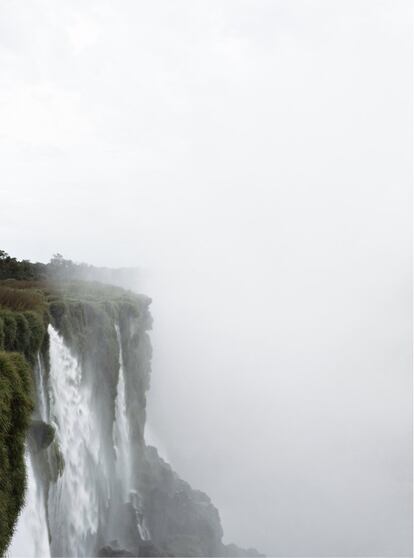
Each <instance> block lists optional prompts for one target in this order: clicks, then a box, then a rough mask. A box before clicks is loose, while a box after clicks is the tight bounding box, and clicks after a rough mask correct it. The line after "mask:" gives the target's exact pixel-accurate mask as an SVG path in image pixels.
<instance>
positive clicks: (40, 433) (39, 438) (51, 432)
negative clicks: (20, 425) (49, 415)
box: [29, 420, 55, 452]
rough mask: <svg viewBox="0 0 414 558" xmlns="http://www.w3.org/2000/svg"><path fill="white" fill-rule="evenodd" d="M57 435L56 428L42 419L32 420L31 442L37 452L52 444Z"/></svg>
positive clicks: (30, 428) (30, 429)
mask: <svg viewBox="0 0 414 558" xmlns="http://www.w3.org/2000/svg"><path fill="white" fill-rule="evenodd" d="M54 437H55V429H54V428H53V426H51V425H50V424H47V423H46V422H43V421H42V420H32V422H31V424H30V427H29V444H30V446H31V448H32V449H33V450H34V451H35V452H37V451H41V450H44V449H46V448H48V447H49V446H50V444H51V443H52V442H53V440H54Z"/></svg>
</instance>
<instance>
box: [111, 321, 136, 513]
mask: <svg viewBox="0 0 414 558" xmlns="http://www.w3.org/2000/svg"><path fill="white" fill-rule="evenodd" d="M115 329H116V336H117V339H118V345H119V378H118V386H117V394H116V401H115V422H114V429H113V442H114V449H115V455H116V463H115V467H116V475H117V479H118V481H119V482H120V485H121V488H122V498H123V501H124V502H127V501H128V500H129V494H130V491H131V488H132V486H131V444H130V439H129V424H128V417H127V413H126V397H125V376H124V361H123V356H122V343H121V334H120V330H119V326H116V328H115Z"/></svg>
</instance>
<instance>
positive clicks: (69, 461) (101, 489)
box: [10, 325, 150, 558]
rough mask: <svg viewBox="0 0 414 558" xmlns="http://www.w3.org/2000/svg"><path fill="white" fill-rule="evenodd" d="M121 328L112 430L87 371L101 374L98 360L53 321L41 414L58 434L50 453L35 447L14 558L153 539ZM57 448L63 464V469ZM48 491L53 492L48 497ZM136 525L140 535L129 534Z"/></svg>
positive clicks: (41, 383)
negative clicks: (77, 351)
mask: <svg viewBox="0 0 414 558" xmlns="http://www.w3.org/2000/svg"><path fill="white" fill-rule="evenodd" d="M115 330H116V337H117V342H118V346H119V374H118V382H117V388H116V396H115V400H114V422H113V425H112V429H111V431H110V432H105V431H104V429H103V427H102V425H101V424H100V423H101V422H102V421H100V420H99V417H102V415H101V413H102V412H109V410H106V408H103V407H102V404H101V402H100V401H99V398H97V395H96V392H93V391H92V388H91V383H90V382H88V381H87V379H88V378H87V377H86V376H85V374H87V373H88V374H89V372H91V373H92V377H94V374H95V372H96V370H95V369H94V368H93V366H94V364H93V363H92V364H91V365H90V366H92V368H89V365H88V366H87V367H86V368H85V369H84V368H83V366H82V364H81V362H80V361H79V359H78V358H77V357H76V356H75V355H74V354H73V353H72V351H71V350H70V349H69V347H68V346H67V345H66V343H65V341H64V339H63V337H62V336H61V335H60V334H59V333H58V332H57V331H56V330H55V329H54V328H53V327H52V326H51V325H49V327H48V334H49V338H50V345H49V355H50V371H49V376H48V382H47V386H46V382H45V378H46V377H47V376H46V369H45V366H44V365H43V361H42V358H41V357H40V355H39V356H38V358H37V362H36V365H35V368H34V379H35V387H36V399H37V401H36V408H35V416H36V415H37V416H38V417H37V418H40V419H41V420H42V421H44V422H47V423H49V424H52V425H53V427H54V429H55V438H54V441H53V442H52V445H51V446H50V447H49V448H48V449H47V450H42V453H39V454H37V453H36V454H34V455H33V456H30V452H29V451H27V456H26V462H27V469H28V490H27V494H26V505H25V507H24V509H23V511H22V513H21V516H20V518H19V521H18V525H17V531H16V536H15V537H14V538H13V543H12V545H11V547H10V558H22V557H26V556H27V557H28V558H29V557H30V558H46V557H48V556H67V557H75V556H79V557H81V556H93V555H94V554H95V553H96V551H97V549H99V547H101V546H103V545H104V544H105V543H108V542H111V541H112V542H113V543H114V544H115V545H117V544H119V545H122V544H123V542H122V540H124V539H125V537H126V540H127V542H128V541H129V543H130V544H131V545H134V544H139V542H140V541H149V540H150V533H149V530H148V528H147V526H146V522H145V518H144V513H143V505H142V497H141V495H140V493H139V492H138V489H137V486H136V482H135V481H134V479H136V475H135V476H134V474H133V469H132V464H133V462H134V459H133V457H134V456H133V452H132V441H131V435H130V424H129V415H128V412H127V403H126V379H125V374H126V372H125V367H124V358H123V351H122V339H121V333H120V328H119V326H118V325H116V326H115ZM90 377H91V376H89V378H90ZM57 455H60V456H61V457H60V458H59V459H60V460H61V463H63V467H62V468H61V469H60V470H59V473H58V469H57V468H56V463H57V458H56V456H57ZM33 459H34V461H33ZM49 468H50V470H49V471H48V469H49ZM53 471H54V472H55V476H54V474H53ZM45 482H46V485H45V484H44V483H45ZM45 489H46V490H45ZM44 494H47V495H48V496H47V501H46V502H45V500H44V497H43V495H44ZM126 522H127V523H128V522H132V523H128V524H129V525H130V527H125V525H127V523H126ZM132 524H134V525H135V527H133V525H132ZM131 528H132V531H129V535H130V536H131V537H132V539H131V538H128V537H129V535H128V529H131ZM48 529H49V530H48ZM48 532H49V533H50V539H51V540H50V548H49V538H48ZM134 533H135V534H134ZM134 537H135V538H134ZM134 541H135V542H134Z"/></svg>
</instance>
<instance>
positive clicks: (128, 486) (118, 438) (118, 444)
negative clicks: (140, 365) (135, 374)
mask: <svg viewBox="0 0 414 558" xmlns="http://www.w3.org/2000/svg"><path fill="white" fill-rule="evenodd" d="M115 330H116V336H117V340H118V346H119V377H118V386H117V394H116V401H115V422H114V429H113V442H114V449H115V455H116V463H115V467H116V473H117V479H118V481H119V483H120V485H121V489H122V498H123V502H124V503H126V502H130V503H131V504H132V506H133V508H134V511H135V517H136V523H137V528H138V532H139V535H140V537H141V539H142V540H143V541H148V540H150V534H149V530H148V528H147V526H146V524H145V518H144V514H143V513H142V503H141V497H140V494H139V493H138V491H137V490H136V488H135V486H134V483H133V481H132V475H131V465H132V456H131V441H130V429H129V422H128V415H127V409H126V394H125V371H124V359H123V355H122V339H121V333H120V329H119V326H118V325H116V326H115Z"/></svg>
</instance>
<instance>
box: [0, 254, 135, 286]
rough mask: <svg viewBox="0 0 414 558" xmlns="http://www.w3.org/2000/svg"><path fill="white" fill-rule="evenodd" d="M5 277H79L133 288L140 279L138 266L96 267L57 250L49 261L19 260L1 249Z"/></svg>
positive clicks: (1, 275) (0, 267) (1, 270)
mask: <svg viewBox="0 0 414 558" xmlns="http://www.w3.org/2000/svg"><path fill="white" fill-rule="evenodd" d="M5 279H17V280H26V281H40V280H48V279H49V280H59V281H68V280H74V279H75V280H82V281H99V282H101V283H107V284H111V285H118V286H120V287H124V288H133V287H134V286H135V285H136V284H137V281H138V270H137V269H136V268H119V269H110V268H107V267H95V266H93V265H90V264H86V263H76V262H73V261H72V260H67V259H65V258H64V257H63V256H62V254H55V255H54V256H53V257H52V259H51V260H50V262H49V263H47V264H44V263H39V262H36V263H33V262H31V261H29V260H18V259H16V258H13V257H12V256H9V254H7V252H5V251H4V250H0V281H1V280H5Z"/></svg>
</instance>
